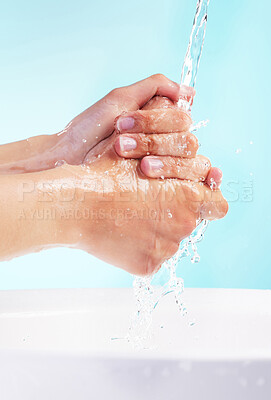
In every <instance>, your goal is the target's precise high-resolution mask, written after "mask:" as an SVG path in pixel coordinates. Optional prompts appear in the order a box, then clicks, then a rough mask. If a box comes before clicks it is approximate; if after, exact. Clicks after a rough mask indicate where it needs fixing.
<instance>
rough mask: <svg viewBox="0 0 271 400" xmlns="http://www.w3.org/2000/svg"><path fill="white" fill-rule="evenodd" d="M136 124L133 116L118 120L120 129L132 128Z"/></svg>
mask: <svg viewBox="0 0 271 400" xmlns="http://www.w3.org/2000/svg"><path fill="white" fill-rule="evenodd" d="M134 126H135V120H134V118H132V117H120V118H119V119H118V120H117V128H118V130H119V131H125V130H128V129H132V128H133V127H134Z"/></svg>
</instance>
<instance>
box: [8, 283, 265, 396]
mask: <svg viewBox="0 0 271 400" xmlns="http://www.w3.org/2000/svg"><path fill="white" fill-rule="evenodd" d="M183 299H184V301H185V303H186V306H187V309H188V318H187V317H186V318H184V317H182V316H181V314H180V312H179V311H178V309H177V306H176V304H175V300H174V296H173V295H168V296H165V297H164V298H163V299H162V300H161V302H160V303H159V305H158V307H157V308H156V309H155V311H154V313H153V331H154V341H153V343H152V346H151V348H150V349H144V350H136V349H135V348H134V347H133V346H132V344H131V343H128V342H127V341H125V340H112V339H113V338H116V337H117V338H121V337H124V336H125V335H126V334H127V331H128V327H129V321H130V317H131V315H132V314H133V312H134V309H135V308H134V298H133V292H132V290H131V289H57V290H26V291H2V292H0V398H1V400H2V399H3V400H11V399H12V400H15V399H16V400H37V399H39V400H45V399H46V400H54V399H57V400H62V399H63V400H64V399H65V400H70V399H72V400H75V399H78V400H85V399H88V400H89V399H95V400H96V399H108V398H110V399H113V400H115V399H116V400H144V399H153V400H173V399H174V400H176V399H181V398H183V399H185V400H190V399H191V400H192V399H193V400H194V399H195V400H196V399H197V400H199V399H204V400H205V399H206V400H207V399H208V400H211V399H215V400H218V399H219V400H224V399H225V400H226V399H227V400H229V399H231V400H233V399H236V400H242V399H246V400H250V399H257V400H265V399H268V400H270V399H271V291H268V290H265V291H261V290H236V289H235V290H230V289H185V292H184V294H183ZM188 321H193V324H191V323H190V324H189V323H188ZM194 322H195V323H194Z"/></svg>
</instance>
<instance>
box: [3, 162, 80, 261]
mask: <svg viewBox="0 0 271 400" xmlns="http://www.w3.org/2000/svg"><path fill="white" fill-rule="evenodd" d="M57 170H58V171H57ZM59 170H61V168H57V169H55V170H50V171H43V172H38V173H32V174H20V175H13V176H1V177H0V193H1V195H0V221H1V222H0V234H1V243H0V260H1V261H3V260H8V259H11V258H13V257H17V256H20V255H23V254H27V253H32V252H37V251H40V250H42V249H45V248H50V247H56V246H72V245H73V244H74V243H76V230H73V229H72V223H73V221H72V220H71V218H66V216H67V215H68V216H69V214H68V212H67V210H68V209H72V208H73V207H74V199H73V193H71V190H70V185H69V183H68V182H69V181H70V175H69V173H67V172H66V171H65V170H63V171H59ZM61 188H62V189H61ZM62 200H63V201H62ZM73 232H74V234H73Z"/></svg>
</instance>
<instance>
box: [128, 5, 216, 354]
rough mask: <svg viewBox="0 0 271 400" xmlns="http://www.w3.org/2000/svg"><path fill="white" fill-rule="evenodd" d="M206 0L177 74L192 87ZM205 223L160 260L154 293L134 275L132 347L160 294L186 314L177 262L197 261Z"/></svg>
mask: <svg viewBox="0 0 271 400" xmlns="http://www.w3.org/2000/svg"><path fill="white" fill-rule="evenodd" d="M209 2H210V0H198V2H197V8H196V14H195V18H194V21H193V27H192V31H191V35H190V39H189V44H188V48H187V52H186V56H185V60H184V64H183V68H182V75H181V84H183V85H186V86H191V87H195V83H196V77H197V73H198V68H199V62H200V58H201V54H202V49H203V44H204V38H205V31H206V23H207V11H208V5H209ZM178 107H181V108H183V109H185V110H186V111H188V112H190V111H191V103H189V102H188V101H187V100H184V99H180V100H179V101H178ZM207 123H208V121H201V122H200V123H199V124H197V125H194V126H193V127H192V129H193V132H195V131H197V130H198V129H199V128H200V127H202V126H205V125H207ZM207 226H208V221H206V220H203V221H198V224H197V228H196V229H195V230H194V231H193V233H192V234H191V235H190V236H189V237H188V238H186V239H184V240H183V241H182V242H181V244H180V247H179V250H178V251H177V253H176V254H175V255H174V256H173V257H172V258H171V259H169V260H167V261H166V262H165V263H164V264H163V266H162V269H166V270H167V271H168V272H169V279H168V282H167V283H166V284H165V285H164V286H163V287H162V291H161V292H160V293H159V294H158V295H157V294H156V293H155V289H154V287H153V286H152V285H151V281H152V277H145V278H139V277H136V278H135V280H134V294H135V299H136V306H137V311H136V315H135V316H134V317H133V318H132V322H131V325H130V328H129V332H128V335H127V337H126V339H127V340H128V341H129V342H132V343H133V344H134V345H135V346H136V347H140V348H144V347H146V346H147V347H148V342H150V340H151V337H152V330H151V326H152V313H153V310H154V309H155V308H156V307H157V305H158V303H159V301H160V300H161V298H163V297H164V296H166V295H167V294H169V293H174V296H175V300H176V304H177V306H178V308H179V310H180V312H181V315H183V316H185V315H187V309H186V306H185V304H184V303H183V300H182V293H183V290H184V282H183V279H182V278H179V277H177V272H176V270H177V265H178V263H179V261H180V259H181V258H184V257H191V258H190V260H191V262H192V263H198V262H199V261H200V256H199V254H198V250H197V244H198V243H199V242H200V241H201V240H202V239H203V237H204V232H205V231H206V229H207ZM188 323H189V325H190V326H193V325H194V324H195V322H194V321H192V322H191V321H188ZM146 343H147V344H146ZM143 344H145V345H143Z"/></svg>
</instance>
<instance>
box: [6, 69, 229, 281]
mask: <svg viewBox="0 0 271 400" xmlns="http://www.w3.org/2000/svg"><path fill="white" fill-rule="evenodd" d="M157 95H158V96H159V97H157ZM180 95H181V97H183V98H184V99H186V100H188V101H191V102H192V98H193V96H194V92H193V91H192V89H190V88H185V87H183V88H181V92H180V87H179V86H178V85H177V84H175V83H174V82H171V81H169V80H168V79H167V78H165V77H163V76H160V75H156V76H153V77H150V78H148V79H146V80H144V81H141V82H138V83H137V84H134V85H132V86H130V87H125V88H121V89H116V90H114V91H113V92H111V93H110V94H109V95H107V96H106V97H105V98H103V99H102V100H100V101H99V102H98V103H96V104H95V105H94V106H92V107H90V108H89V109H88V110H86V111H84V113H82V114H80V115H79V116H78V117H76V118H75V119H74V120H73V121H72V122H71V123H70V124H69V125H68V126H67V127H66V128H65V130H63V132H62V133H61V134H57V135H52V137H51V136H46V137H44V136H42V137H36V138H32V139H30V140H28V142H27V141H23V142H17V143H14V144H11V145H4V146H1V148H0V159H1V171H2V174H5V175H2V176H1V177H0V187H1V189H2V190H1V193H2V195H1V197H0V203H1V204H0V214H1V220H2V221H3V223H2V224H1V226H0V231H1V233H2V235H1V237H2V238H3V239H2V241H1V247H0V258H1V259H2V260H6V259H10V258H12V257H16V256H19V255H22V254H26V253H29V252H36V251H40V250H42V249H44V248H49V247H56V246H67V247H71V248H78V249H82V250H85V251H87V252H89V253H90V254H93V255H94V256H96V257H98V258H101V259H102V260H104V261H106V262H109V263H111V264H113V265H115V266H117V267H120V268H123V269H125V270H127V271H129V272H131V273H133V274H137V275H146V274H151V273H153V272H155V271H156V270H157V269H158V268H159V267H160V266H161V264H162V263H163V262H164V261H165V260H166V259H168V258H169V257H171V256H172V255H173V254H174V253H175V252H176V251H177V249H178V245H179V243H180V241H181V240H182V239H183V238H185V237H187V236H188V235H189V234H190V233H191V232H192V231H193V230H194V228H195V227H196V224H197V222H198V221H200V220H201V219H203V218H204V219H209V220H214V219H218V218H222V217H223V216H224V215H225V214H226V213H227V210H228V205H227V202H226V200H225V199H224V198H223V196H222V194H221V192H220V190H219V189H218V186H219V184H220V182H221V179H222V173H221V171H220V170H219V169H216V168H212V167H211V163H210V161H209V160H208V159H206V158H205V157H203V156H197V155H196V152H197V149H198V142H197V139H196V137H195V136H194V135H192V134H191V133H190V132H189V126H190V124H191V117H190V115H189V114H187V113H186V112H184V111H183V110H180V109H178V108H177V107H176V105H175V104H176V101H177V100H178V99H179V97H180ZM165 96H166V98H165ZM127 118H128V121H127ZM114 128H115V129H114ZM45 138H46V139H47V140H45ZM123 138H128V139H134V140H135V141H136V148H134V149H132V150H127V149H126V150H125V149H124V147H123V143H122V142H121V141H122V139H123ZM29 143H30V144H29ZM126 143H127V142H126ZM176 147H177V148H178V149H176ZM25 151H26V153H25ZM58 160H65V161H66V162H65V163H64V164H63V165H61V166H58V167H57V168H55V163H56V162H57V161H58ZM161 163H162V164H161ZM158 165H159V167H157V166H158ZM41 169H43V170H42V171H41ZM16 172H17V173H16ZM7 174H9V175H10V176H7ZM165 178H168V179H165ZM172 178H174V179H172ZM213 185H215V187H213V188H212V189H213V190H212V189H211V187H210V186H213Z"/></svg>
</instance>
